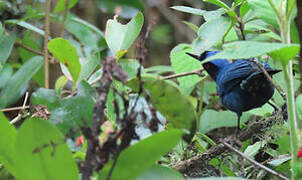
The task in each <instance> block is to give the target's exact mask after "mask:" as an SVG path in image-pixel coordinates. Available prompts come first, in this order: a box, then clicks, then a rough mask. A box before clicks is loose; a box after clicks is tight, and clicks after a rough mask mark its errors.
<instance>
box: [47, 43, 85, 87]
mask: <svg viewBox="0 0 302 180" xmlns="http://www.w3.org/2000/svg"><path fill="white" fill-rule="evenodd" d="M48 49H49V51H50V52H51V53H52V54H53V55H54V56H55V57H56V58H57V59H58V60H59V61H60V62H61V63H63V64H64V65H65V66H66V67H67V69H68V70H69V72H70V74H71V76H72V78H73V82H74V86H75V84H76V82H77V80H78V78H79V75H80V72H81V64H80V62H79V56H78V54H77V50H76V48H75V47H73V46H72V45H71V44H70V43H69V41H68V40H65V39H62V38H56V39H52V40H51V41H49V43H48Z"/></svg>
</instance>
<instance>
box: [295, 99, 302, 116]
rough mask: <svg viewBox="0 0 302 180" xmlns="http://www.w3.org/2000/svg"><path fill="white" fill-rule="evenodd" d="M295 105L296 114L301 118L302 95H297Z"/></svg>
mask: <svg viewBox="0 0 302 180" xmlns="http://www.w3.org/2000/svg"><path fill="white" fill-rule="evenodd" d="M296 106H297V115H298V117H299V119H300V120H302V95H299V96H298V97H297V98H296Z"/></svg>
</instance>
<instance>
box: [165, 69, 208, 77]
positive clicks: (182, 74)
mask: <svg viewBox="0 0 302 180" xmlns="http://www.w3.org/2000/svg"><path fill="white" fill-rule="evenodd" d="M202 71H204V69H197V70H194V71H190V72H184V73H179V74H173V75H170V76H165V77H164V79H173V78H179V77H183V76H190V75H198V76H204V74H203V73H202Z"/></svg>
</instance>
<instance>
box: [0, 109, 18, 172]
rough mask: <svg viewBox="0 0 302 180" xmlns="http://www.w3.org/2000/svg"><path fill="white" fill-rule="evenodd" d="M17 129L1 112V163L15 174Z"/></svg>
mask: <svg viewBox="0 0 302 180" xmlns="http://www.w3.org/2000/svg"><path fill="white" fill-rule="evenodd" d="M16 134H17V132H16V129H15V127H14V126H13V125H11V124H10V123H9V121H8V120H7V119H6V118H5V116H4V115H3V113H2V112H0V163H1V164H3V165H4V166H5V168H6V169H7V170H8V171H10V173H12V174H14V175H15V173H16V172H15V166H14V165H15V162H14V161H15V156H14V154H13V152H14V149H15V148H14V146H15V140H16Z"/></svg>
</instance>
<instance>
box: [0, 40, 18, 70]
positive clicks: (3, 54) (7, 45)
mask: <svg viewBox="0 0 302 180" xmlns="http://www.w3.org/2000/svg"><path fill="white" fill-rule="evenodd" d="M14 43H15V36H12V35H11V36H6V35H2V36H0V66H1V65H3V64H5V62H6V60H7V58H8V56H9V55H10V53H11V51H12V49H13V46H14Z"/></svg>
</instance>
